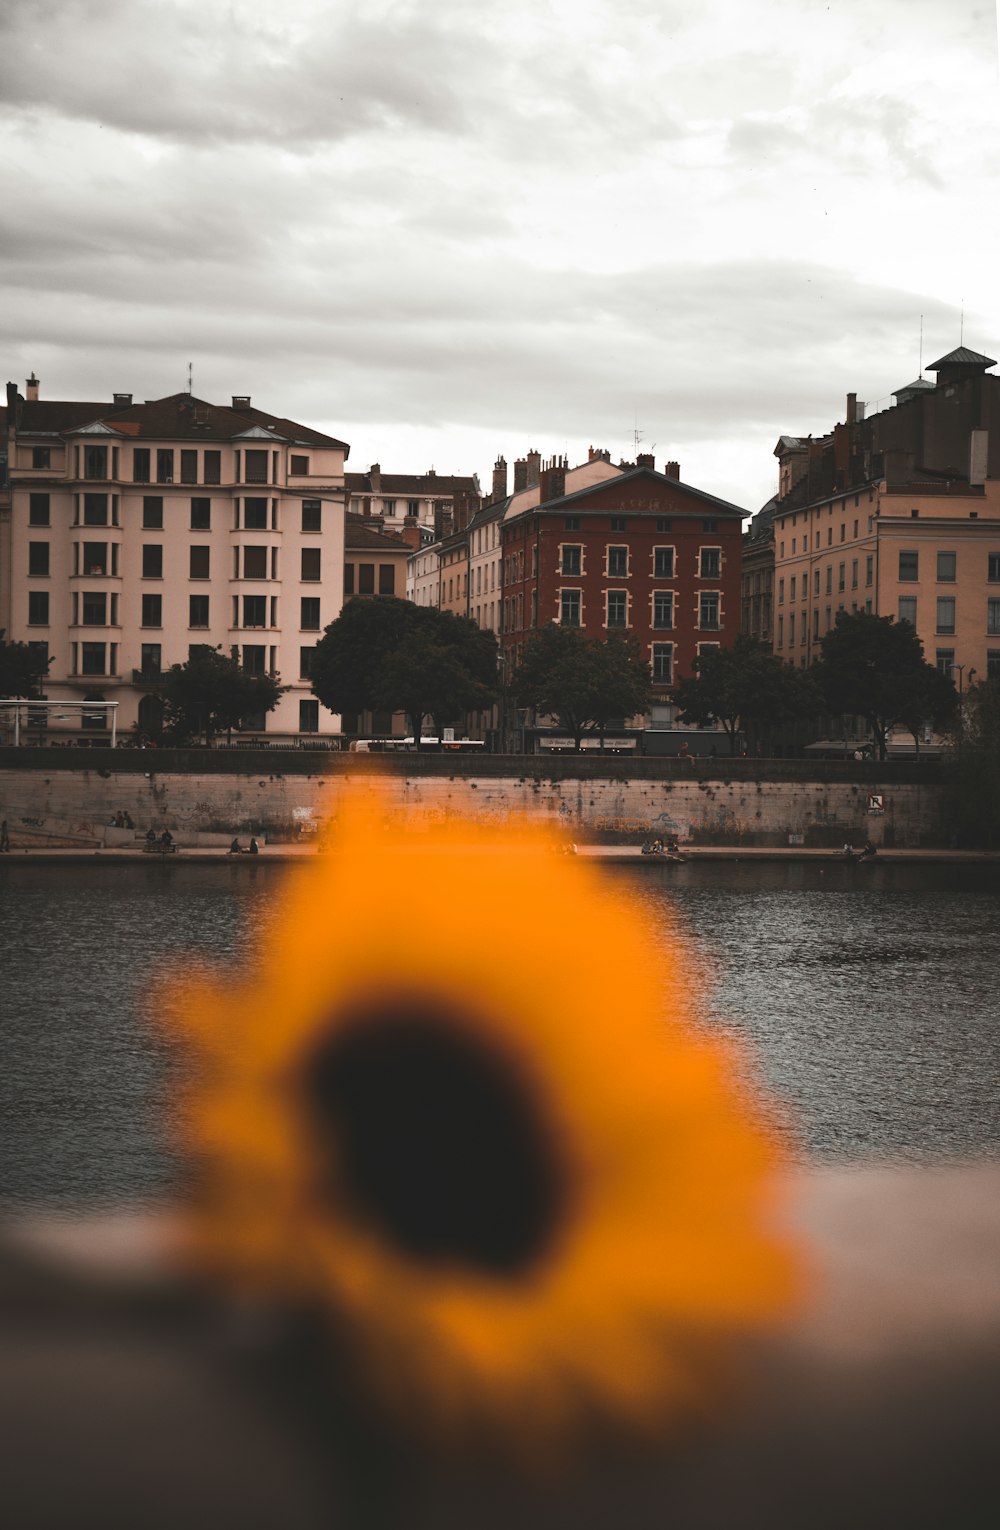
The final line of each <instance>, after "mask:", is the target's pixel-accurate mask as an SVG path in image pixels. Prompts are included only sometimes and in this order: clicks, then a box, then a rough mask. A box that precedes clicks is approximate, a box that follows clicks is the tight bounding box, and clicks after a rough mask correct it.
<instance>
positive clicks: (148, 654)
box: [139, 643, 163, 680]
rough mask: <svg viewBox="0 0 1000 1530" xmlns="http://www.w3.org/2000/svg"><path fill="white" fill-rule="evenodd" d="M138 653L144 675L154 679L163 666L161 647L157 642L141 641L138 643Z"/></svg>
mask: <svg viewBox="0 0 1000 1530" xmlns="http://www.w3.org/2000/svg"><path fill="white" fill-rule="evenodd" d="M139 654H140V660H139V662H140V663H141V665H142V673H143V675H144V677H145V678H146V679H149V680H152V679H155V677H156V676H157V675H158V674H159V673H160V671H161V669H162V666H163V649H162V648H161V647H160V645H159V643H143V644H141V645H140V648H139Z"/></svg>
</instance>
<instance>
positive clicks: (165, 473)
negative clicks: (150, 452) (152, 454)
mask: <svg viewBox="0 0 1000 1530" xmlns="http://www.w3.org/2000/svg"><path fill="white" fill-rule="evenodd" d="M156 481H157V483H173V481H174V452H173V447H170V446H158V447H157V449H156Z"/></svg>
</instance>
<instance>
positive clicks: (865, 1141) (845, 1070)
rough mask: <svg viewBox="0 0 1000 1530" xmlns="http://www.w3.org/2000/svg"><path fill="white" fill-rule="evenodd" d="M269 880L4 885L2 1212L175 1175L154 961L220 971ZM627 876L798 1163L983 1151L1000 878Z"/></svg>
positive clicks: (103, 1202) (927, 873)
mask: <svg viewBox="0 0 1000 1530" xmlns="http://www.w3.org/2000/svg"><path fill="white" fill-rule="evenodd" d="M282 874H283V873H282V869H281V868H279V867H276V866H270V867H269V866H267V865H266V863H264V864H259V865H253V866H247V865H246V864H245V863H240V864H238V865H236V864H225V865H222V864H220V865H219V866H217V867H216V866H183V865H176V866H173V865H161V864H157V865H154V866H145V865H136V866H127V867H114V868H112V867H107V866H105V867H95V866H87V865H85V864H81V865H80V866H60V867H58V868H57V867H35V866H28V865H25V866H18V865H17V864H16V863H11V862H7V863H6V864H5V865H4V866H3V868H2V870H0V984H2V987H0V1003H2V1009H0V1049H2V1055H0V1112H2V1116H0V1119H2V1121H3V1127H2V1135H0V1206H6V1207H14V1206H17V1207H25V1206H48V1207H55V1206H61V1207H66V1208H72V1207H78V1206H79V1207H82V1206H108V1205H115V1204H122V1203H127V1204H130V1205H135V1204H137V1203H141V1204H148V1203H152V1202H155V1201H156V1200H158V1199H160V1198H162V1196H163V1195H164V1194H165V1193H166V1192H167V1191H168V1189H169V1186H170V1183H171V1178H172V1175H173V1174H174V1173H175V1165H174V1164H173V1163H172V1162H171V1157H170V1153H169V1151H168V1149H167V1147H166V1144H165V1142H164V1140H163V1135H162V1132H161V1129H160V1120H161V1112H160V1102H161V1100H162V1098H163V1096H164V1094H165V1093H166V1092H167V1087H168V1064H167V1060H166V1058H165V1056H164V1053H163V1051H162V1050H161V1048H160V1046H159V1044H158V1043H157V1041H156V1039H155V1036H154V1033H153V1031H152V1029H151V1028H150V1026H149V1025H148V1024H147V1022H146V1020H145V1019H144V1012H145V1009H146V996H147V994H148V991H149V988H150V984H151V982H152V980H153V979H154V977H155V974H156V972H157V970H158V969H159V968H160V967H161V965H163V964H164V963H167V964H170V963H171V962H174V963H176V962H177V961H178V960H179V959H182V958H183V959H186V960H188V961H190V960H191V959H192V958H195V959H204V960H206V961H209V962H212V963H215V964H218V965H219V966H221V967H223V968H224V969H229V970H231V971H238V970H240V969H242V968H243V967H244V966H245V964H246V962H247V961H248V959H249V957H250V953H251V947H252V943H253V940H254V937H255V935H256V933H257V932H259V929H260V926H261V923H262V921H266V920H267V918H268V917H269V915H270V911H271V909H272V908H273V907H274V901H275V895H276V891H277V888H278V885H279V882H280V878H281V876H282ZM613 874H614V875H616V876H629V877H631V879H632V880H633V881H634V883H635V886H636V888H637V890H638V892H639V895H640V896H641V898H642V899H643V901H644V902H645V904H646V906H647V908H648V909H649V910H650V911H651V912H652V913H653V915H654V917H655V918H656V919H657V921H658V922H659V923H660V924H661V925H662V926H663V927H664V928H666V927H668V926H677V925H679V926H680V928H681V929H682V931H683V932H684V934H685V936H686V939H687V942H688V946H689V958H688V959H689V961H690V963H691V966H692V971H693V976H694V980H695V988H696V989H697V991H699V992H702V993H703V994H704V995H705V996H704V998H703V1000H702V1019H703V1023H704V1024H705V1025H707V1026H709V1027H713V1028H719V1029H721V1030H723V1031H725V1032H726V1033H728V1034H730V1035H733V1036H735V1037H737V1038H738V1039H739V1040H740V1042H741V1043H742V1044H743V1045H744V1046H745V1048H747V1049H748V1050H749V1051H750V1054H751V1056H752V1057H753V1059H754V1061H755V1066H756V1069H757V1072H758V1074H759V1076H760V1077H762V1078H763V1080H764V1082H765V1083H766V1086H767V1088H768V1089H769V1091H770V1093H771V1095H772V1096H773V1097H774V1099H775V1100H776V1102H777V1104H778V1106H779V1109H780V1111H781V1112H782V1113H783V1115H784V1116H785V1118H786V1120H788V1121H789V1122H790V1123H791V1125H792V1127H793V1130H794V1133H795V1135H796V1139H797V1144H798V1146H797V1153H798V1156H799V1157H800V1158H802V1159H803V1160H805V1161H814V1162H816V1161H821V1162H854V1163H887V1162H911V1163H913V1162H932V1163H933V1162H945V1161H951V1160H955V1159H964V1158H969V1157H989V1158H994V1159H995V1158H998V1157H1000V999H998V996H997V967H998V955H1000V868H990V867H970V868H931V869H928V868H924V867H912V868H911V867H904V866H901V865H896V866H891V865H889V864H888V863H885V864H882V863H879V864H877V865H875V866H873V867H864V868H861V867H849V866H845V865H840V864H837V863H836V862H834V861H833V860H831V862H830V864H829V865H828V866H823V867H816V866H815V865H806V864H795V863H790V864H788V865H783V864H778V865H774V864H767V865H758V866H754V865H752V864H751V863H747V862H740V863H723V864H716V865H696V864H694V863H687V864H685V865H683V866H669V865H668V866H663V867H660V866H657V867H649V868H647V867H642V868H640V869H637V870H636V871H634V872H631V873H629V872H625V871H623V870H617V871H615V872H614V873H613Z"/></svg>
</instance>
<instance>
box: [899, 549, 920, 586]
mask: <svg viewBox="0 0 1000 1530" xmlns="http://www.w3.org/2000/svg"><path fill="white" fill-rule="evenodd" d="M919 578H920V554H919V553H917V552H913V551H909V552H901V553H900V555H899V580H900V583H901V584H903V583H906V584H911V583H912V582H913V581H914V580H915V579H919Z"/></svg>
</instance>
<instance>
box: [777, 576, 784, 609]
mask: <svg viewBox="0 0 1000 1530" xmlns="http://www.w3.org/2000/svg"><path fill="white" fill-rule="evenodd" d="M784 604H785V581H784V579H779V580H778V605H779V606H783V605H784Z"/></svg>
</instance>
